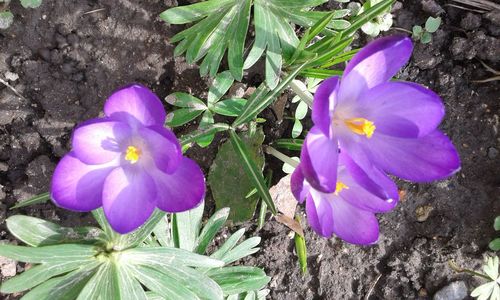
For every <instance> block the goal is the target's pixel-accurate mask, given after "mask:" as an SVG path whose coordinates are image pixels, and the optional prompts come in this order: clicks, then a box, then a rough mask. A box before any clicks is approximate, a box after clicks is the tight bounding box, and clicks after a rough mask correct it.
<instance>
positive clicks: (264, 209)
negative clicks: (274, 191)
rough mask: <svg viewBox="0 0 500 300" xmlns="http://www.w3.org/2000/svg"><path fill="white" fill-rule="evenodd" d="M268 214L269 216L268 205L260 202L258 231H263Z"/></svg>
mask: <svg viewBox="0 0 500 300" xmlns="http://www.w3.org/2000/svg"><path fill="white" fill-rule="evenodd" d="M266 214H267V204H266V202H264V201H260V209H259V219H258V221H257V229H258V230H261V229H262V228H263V227H264V224H265V222H266Z"/></svg>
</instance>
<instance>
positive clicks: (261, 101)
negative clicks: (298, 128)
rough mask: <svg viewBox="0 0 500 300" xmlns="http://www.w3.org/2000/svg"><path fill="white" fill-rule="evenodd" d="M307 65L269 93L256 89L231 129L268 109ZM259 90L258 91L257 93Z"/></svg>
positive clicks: (293, 72) (263, 89)
mask: <svg viewBox="0 0 500 300" xmlns="http://www.w3.org/2000/svg"><path fill="white" fill-rule="evenodd" d="M307 63H308V62H304V63H303V64H302V65H300V66H298V67H296V68H295V69H294V70H293V71H292V72H291V73H290V74H288V76H286V77H285V78H284V79H283V80H282V81H281V82H280V83H279V85H278V86H277V87H276V88H275V89H273V90H272V91H271V92H269V93H266V92H265V90H266V88H265V87H264V88H262V89H260V87H259V88H258V89H257V91H256V92H255V93H254V95H255V94H256V93H257V92H259V93H258V94H256V95H255V96H254V95H252V97H251V98H250V99H249V100H248V101H247V104H246V105H245V107H244V108H243V112H242V113H241V114H240V116H239V117H238V118H237V119H236V120H235V121H234V123H233V127H237V126H240V125H242V124H245V123H246V122H249V121H251V120H252V119H253V118H255V117H256V116H257V115H258V114H259V113H260V112H261V111H263V110H264V109H265V108H266V107H268V106H269V105H270V104H271V103H272V102H273V101H274V99H276V97H277V96H278V95H279V94H280V93H281V92H282V91H283V90H284V89H285V88H286V87H287V86H288V83H289V82H290V81H292V80H293V79H294V78H295V77H296V76H297V75H298V74H299V72H300V71H301V70H302V69H303V68H304V67H305V66H306V64H307ZM259 89H260V91H259ZM268 204H269V203H268Z"/></svg>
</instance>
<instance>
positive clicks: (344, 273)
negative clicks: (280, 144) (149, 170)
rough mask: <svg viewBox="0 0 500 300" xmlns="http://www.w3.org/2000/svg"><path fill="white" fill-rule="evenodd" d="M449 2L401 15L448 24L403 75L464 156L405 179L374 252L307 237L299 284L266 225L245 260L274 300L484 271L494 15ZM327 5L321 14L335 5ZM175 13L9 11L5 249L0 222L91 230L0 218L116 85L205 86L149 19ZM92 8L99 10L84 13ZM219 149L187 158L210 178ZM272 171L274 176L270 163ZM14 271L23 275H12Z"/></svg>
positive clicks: (2, 141) (397, 286)
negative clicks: (420, 177)
mask: <svg viewBox="0 0 500 300" xmlns="http://www.w3.org/2000/svg"><path fill="white" fill-rule="evenodd" d="M179 2H180V3H181V4H186V3H187V1H179ZM184 2H186V3H184ZM445 2H447V1H438V2H435V1H433V0H424V1H401V2H399V3H398V4H397V5H396V11H395V25H396V26H398V27H402V28H406V29H411V27H412V26H413V25H414V24H423V23H424V22H425V20H426V18H427V17H428V16H429V15H434V16H436V15H437V14H439V15H441V16H442V17H443V20H444V26H442V27H441V29H440V30H438V32H437V33H436V34H435V35H434V41H433V43H431V44H429V45H421V44H417V46H416V48H415V52H414V54H413V57H412V60H411V63H410V64H409V65H408V66H407V67H406V68H405V69H404V70H403V71H402V72H401V73H400V75H399V77H400V78H401V79H404V80H410V81H415V82H418V83H421V84H424V85H426V86H428V87H430V88H431V89H433V90H434V91H436V92H437V93H438V94H440V95H441V96H442V97H443V100H444V102H445V104H446V108H447V115H446V119H445V121H444V122H443V124H442V129H443V130H444V131H445V132H446V133H447V134H448V135H449V136H450V137H451V139H452V140H453V141H454V143H455V145H456V147H457V149H458V151H459V152H460V155H461V158H462V170H461V171H460V172H459V173H458V174H456V175H455V176H454V177H452V178H450V179H448V180H445V181H441V182H435V183H432V184H411V183H406V182H401V183H400V187H401V188H402V190H403V191H404V192H405V193H406V196H405V197H404V199H403V201H402V203H400V205H399V206H398V207H397V209H396V210H395V211H393V212H392V213H389V214H386V215H383V216H381V217H380V224H381V232H382V234H381V238H380V241H379V243H378V244H377V245H374V246H370V247H356V246H352V245H348V244H346V243H343V242H342V241H340V240H338V239H331V240H325V239H321V238H318V237H317V236H316V235H315V234H313V233H312V232H311V231H310V230H309V229H307V230H306V239H307V245H308V252H309V259H308V263H309V274H308V275H306V276H304V277H302V276H301V274H300V272H299V269H298V268H297V263H296V258H295V255H294V254H293V240H291V239H290V238H289V237H288V233H289V230H287V229H286V228H285V227H284V226H282V225H280V224H278V223H276V222H274V221H270V222H268V223H267V224H266V226H265V227H264V229H263V230H262V231H261V232H259V233H258V234H260V235H261V236H262V237H263V242H262V250H261V251H260V252H259V253H258V254H257V255H256V256H255V257H254V258H251V259H249V260H248V261H247V263H253V264H256V265H258V266H261V267H264V268H265V269H266V271H267V273H268V274H269V275H270V276H272V281H271V283H270V288H271V290H272V293H271V298H272V299H363V298H365V297H367V296H370V297H369V298H370V299H416V298H419V297H420V298H422V299H427V298H430V297H432V295H434V294H435V293H436V292H437V291H438V290H439V289H441V288H442V287H444V286H446V285H448V284H450V283H451V282H453V281H464V282H465V284H466V286H467V288H468V289H469V291H470V290H471V289H472V287H473V286H474V284H477V282H476V281H475V280H471V279H470V277H469V276H466V275H460V274H456V273H454V272H453V271H452V270H451V269H450V268H449V267H448V264H447V261H448V260H450V259H454V260H455V261H456V262H457V263H458V264H459V265H461V266H464V267H470V268H477V267H479V265H480V263H481V260H482V256H483V254H484V252H485V251H486V250H487V244H488V242H489V241H490V239H491V238H492V237H493V236H494V232H493V229H492V226H491V224H492V221H493V219H494V217H495V215H498V214H500V171H499V170H500V154H499V151H500V133H499V130H500V120H499V115H500V84H499V82H498V81H494V82H490V83H483V84H478V83H474V82H472V81H473V80H479V79H484V78H487V77H488V76H490V74H489V73H487V72H486V71H485V70H484V68H483V67H482V66H481V64H480V63H479V61H478V59H482V60H484V61H485V62H486V63H488V64H489V65H491V66H492V67H497V68H500V64H499V60H500V45H499V43H500V40H499V38H500V24H499V22H500V15H499V14H500V12H496V13H490V14H488V15H480V14H472V13H469V12H466V11H463V10H459V9H456V8H452V7H450V6H446V5H445ZM333 3H334V2H333V1H331V4H329V6H330V8H333V7H336V6H335V5H336V4H333ZM176 4H177V1H175V0H172V1H170V0H167V1H159V0H142V1H131V0H115V1H112V0H107V1H106V0H85V1H81V0H66V1H54V0H45V1H44V3H43V5H42V6H41V7H40V8H39V9H36V10H25V9H23V8H22V7H20V5H19V4H18V1H13V3H12V5H11V9H12V11H13V13H14V14H15V17H16V20H15V23H14V25H13V26H12V27H11V28H10V29H9V30H5V31H2V32H0V76H1V78H3V79H6V78H11V81H10V84H11V85H12V86H13V87H15V89H16V90H18V91H19V92H20V93H21V94H22V95H23V96H24V99H23V98H20V97H18V96H16V95H15V94H14V93H12V92H11V91H10V90H9V89H7V88H5V87H4V86H3V85H0V184H1V189H0V201H1V202H0V239H1V240H2V242H9V243H14V242H15V240H14V239H13V237H12V236H11V235H9V234H8V233H7V232H6V231H5V222H4V220H5V218H6V217H7V216H9V215H11V214H14V213H24V214H29V215H32V216H38V217H43V218H47V219H49V220H53V221H56V222H62V223H65V224H73V225H78V224H82V223H84V224H87V223H88V222H91V219H90V218H89V217H88V216H87V215H84V214H74V213H68V212H67V211H63V210H58V209H54V207H53V206H52V205H51V204H46V205H38V206H35V207H31V208H27V209H21V210H20V211H15V212H14V211H8V208H9V207H10V206H12V205H13V204H15V203H16V202H17V201H21V200H24V199H27V198H29V197H31V196H33V195H35V194H38V193H40V192H44V191H46V190H47V189H48V184H49V181H50V176H51V174H52V171H53V169H54V166H55V164H56V163H57V161H58V160H59V159H60V157H61V156H62V155H63V154H64V153H66V152H67V151H68V149H69V144H68V141H69V137H70V133H71V130H72V128H73V127H74V126H75V124H77V123H78V122H81V121H83V120H85V119H88V118H91V117H96V116H98V115H99V113H100V111H101V109H102V104H103V102H104V100H105V99H106V96H108V95H109V94H110V93H111V92H112V91H113V90H114V89H116V88H117V87H120V86H122V85H125V84H127V83H130V82H140V83H143V84H146V85H148V86H150V87H151V88H152V89H153V90H154V91H155V92H156V93H157V94H158V95H159V96H160V97H161V98H164V97H165V96H167V95H168V94H169V93H170V92H173V91H188V92H191V93H193V94H194V95H197V96H204V95H205V93H206V91H207V82H208V79H206V78H200V77H199V75H198V71H197V68H196V66H193V65H188V64H186V63H185V61H184V59H183V58H173V46H172V45H171V44H170V43H169V42H168V39H169V38H170V37H172V36H173V35H174V34H175V33H176V32H178V31H179V30H181V29H182V27H179V26H172V27H169V26H168V25H165V24H164V23H162V22H161V21H160V20H158V18H157V16H158V14H159V13H160V12H161V11H163V10H164V9H165V8H166V7H168V6H172V5H176ZM327 6H328V5H327ZM96 9H103V10H100V11H97V12H93V13H88V14H86V13H87V12H91V11H93V10H96ZM495 22H496V23H495ZM16 75H17V76H19V78H18V79H15V77H16ZM259 78H261V77H259V75H258V74H257V75H255V73H252V74H249V75H248V76H247V79H248V82H250V83H251V84H252V83H253V82H254V81H258V80H261V79H259ZM14 79H15V80H14ZM270 115H272V114H270ZM271 123H273V122H271ZM274 124H275V125H273V126H274V127H272V128H267V129H266V133H267V134H268V140H267V141H269V140H272V139H275V138H276V137H279V136H281V135H283V134H285V137H288V136H289V131H290V126H291V124H288V121H286V120H285V121H283V122H281V123H280V122H274ZM183 130H184V131H185V130H187V129H183ZM284 132H285V133H284ZM217 141H220V139H217ZM216 149H217V143H214V145H213V146H211V147H210V148H208V149H204V150H202V149H199V148H194V149H192V150H190V151H189V152H188V155H190V156H191V157H193V158H194V159H196V160H197V161H198V162H199V163H200V164H201V165H202V167H203V168H204V169H205V170H208V168H209V166H210V163H211V161H212V160H213V158H214V155H215V153H216ZM271 162H272V164H271V166H277V167H276V168H275V169H278V167H279V164H278V163H276V162H274V161H272V160H271ZM278 174H279V173H278ZM425 212H427V213H428V214H426V213H425ZM248 226H249V227H251V228H255V226H253V225H251V224H249V225H248ZM0 268H1V275H0V278H1V277H6V276H8V275H12V273H15V268H16V266H15V264H13V263H9V262H8V261H7V262H5V261H2V262H0ZM17 271H18V272H20V271H22V267H21V266H19V265H18V266H17ZM372 287H373V289H371V288H372ZM0 298H1V296H0ZM12 299H13V298H12Z"/></svg>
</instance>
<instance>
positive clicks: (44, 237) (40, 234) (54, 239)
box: [6, 215, 106, 247]
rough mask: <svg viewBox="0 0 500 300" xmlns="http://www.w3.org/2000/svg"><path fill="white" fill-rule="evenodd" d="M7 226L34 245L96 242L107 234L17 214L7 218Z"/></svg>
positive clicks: (20, 238)
mask: <svg viewBox="0 0 500 300" xmlns="http://www.w3.org/2000/svg"><path fill="white" fill-rule="evenodd" d="M6 223H7V228H8V229H9V231H10V232H11V233H12V234H13V235H14V236H15V237H16V238H18V239H19V240H21V241H23V242H24V243H26V244H28V245H30V246H33V247H38V246H48V245H55V244H63V243H94V242H96V241H97V240H105V239H106V237H105V234H104V232H103V231H102V230H100V229H99V228H94V227H76V228H69V227H61V226H59V225H57V224H54V223H52V222H49V221H45V220H42V219H38V218H34V217H29V216H23V215H15V216H11V217H9V218H7V220H6Z"/></svg>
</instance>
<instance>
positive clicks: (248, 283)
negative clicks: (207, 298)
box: [206, 266, 271, 296]
mask: <svg viewBox="0 0 500 300" xmlns="http://www.w3.org/2000/svg"><path fill="white" fill-rule="evenodd" d="M206 274H207V275H208V276H209V277H210V278H212V279H213V280H215V281H216V282H217V283H218V284H219V285H220V287H221V288H222V290H223V291H224V295H226V296H227V295H232V294H239V293H244V292H249V291H254V290H259V289H261V288H263V287H264V286H265V285H266V284H267V283H268V282H269V281H270V280H271V278H270V277H268V276H266V273H265V272H264V271H263V270H261V269H259V268H255V267H245V266H238V267H226V268H221V269H212V270H209V271H208V272H207V273H206Z"/></svg>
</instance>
